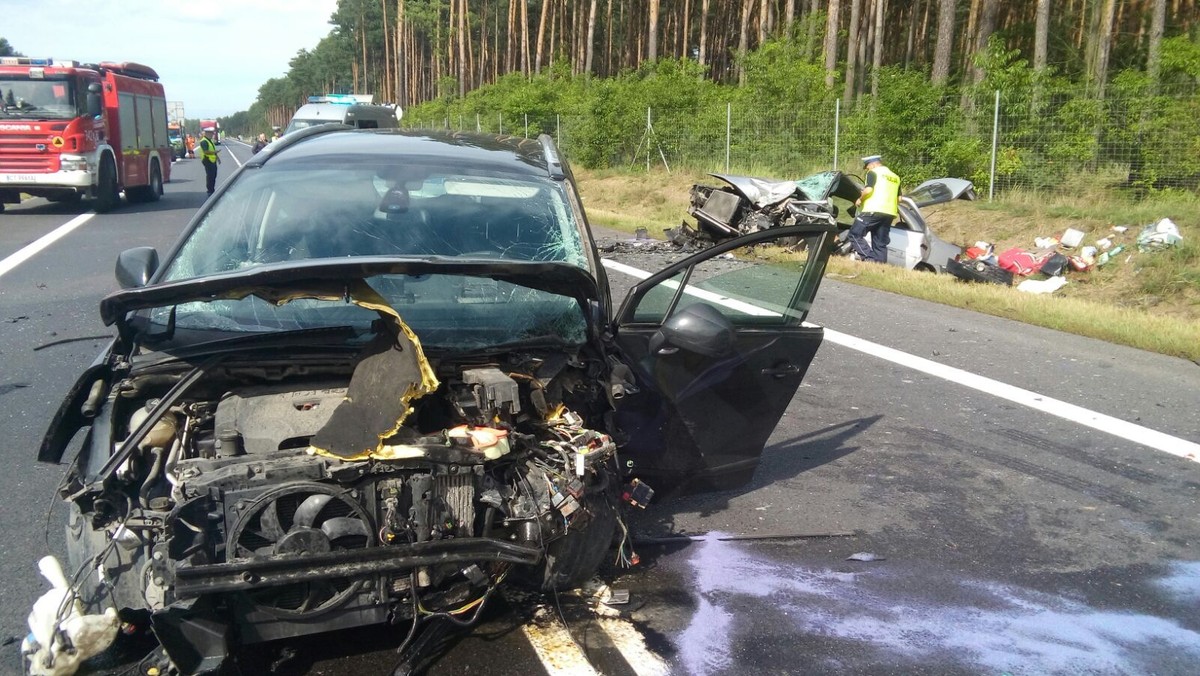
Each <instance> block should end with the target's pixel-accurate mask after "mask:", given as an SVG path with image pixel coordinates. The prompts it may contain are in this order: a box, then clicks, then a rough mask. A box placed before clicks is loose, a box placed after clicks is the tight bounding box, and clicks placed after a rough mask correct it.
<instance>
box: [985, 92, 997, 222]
mask: <svg viewBox="0 0 1200 676" xmlns="http://www.w3.org/2000/svg"><path fill="white" fill-rule="evenodd" d="M999 140H1000V90H999V89H997V90H996V104H995V107H994V108H993V110H992V168H991V171H990V175H989V177H988V201H989V202H991V201H992V195H993V193H994V191H995V189H996V145H997V143H998V141H999Z"/></svg>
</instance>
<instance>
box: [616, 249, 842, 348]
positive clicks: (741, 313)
mask: <svg viewBox="0 0 1200 676" xmlns="http://www.w3.org/2000/svg"><path fill="white" fill-rule="evenodd" d="M820 240H821V235H809V236H807V237H802V238H786V239H785V240H783V241H779V240H775V241H770V242H765V243H751V244H745V245H742V246H738V247H736V248H733V249H731V250H729V251H727V252H725V253H723V254H721V255H720V256H717V257H715V258H709V259H707V260H702V261H700V262H698V263H696V264H695V265H693V266H691V267H689V268H686V269H684V270H681V271H679V273H677V274H676V275H674V276H672V277H671V278H669V279H666V280H663V281H662V282H660V283H659V284H657V285H655V286H653V287H652V288H650V289H649V290H647V291H646V293H645V295H643V296H641V297H640V298H638V299H637V301H636V303H635V304H634V305H633V306H632V307H631V309H630V311H629V314H628V315H627V316H628V318H629V321H632V322H637V323H661V322H663V321H664V320H666V319H668V318H670V317H671V316H673V315H675V314H678V313H679V312H681V311H683V310H684V309H685V308H687V307H688V306H689V305H692V304H694V303H698V302H700V303H705V304H707V305H710V306H712V307H713V308H715V309H716V310H717V311H718V312H720V313H721V314H722V315H724V316H725V317H726V318H727V319H728V320H729V321H730V322H732V323H733V325H734V326H746V327H753V326H794V325H797V324H800V323H801V322H803V321H804V318H805V317H806V315H807V314H808V311H809V309H810V307H811V300H810V298H809V296H808V289H807V288H806V286H807V284H808V283H809V281H808V280H810V279H811V277H812V275H807V274H805V270H806V268H807V267H808V266H809V265H813V264H816V263H814V261H813V259H814V253H815V252H816V251H817V248H818V246H819V245H820ZM815 258H819V259H820V261H822V262H821V263H820V264H823V261H824V258H823V257H815ZM817 276H818V277H819V275H817Z"/></svg>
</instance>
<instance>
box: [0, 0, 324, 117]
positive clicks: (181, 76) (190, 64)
mask: <svg viewBox="0 0 1200 676" xmlns="http://www.w3.org/2000/svg"><path fill="white" fill-rule="evenodd" d="M336 7H337V0H205V1H204V2H196V1H195V0H192V1H187V0H98V1H96V2H80V1H79V0H38V1H37V2H30V1H29V0H0V16H3V17H4V18H5V19H6V21H5V22H4V25H3V26H0V36H2V37H4V38H6V39H7V40H8V42H9V43H10V44H11V45H12V46H13V47H14V48H15V49H17V50H18V51H21V52H23V53H25V54H28V55H30V56H48V57H54V58H58V59H75V60H78V61H136V62H138V63H144V64H146V65H147V66H150V67H152V68H154V69H155V70H156V71H158V74H159V77H160V79H161V81H162V83H163V87H164V88H165V89H166V92H167V98H168V99H170V100H172V101H182V102H183V103H184V106H185V110H186V113H187V115H188V117H213V116H217V115H228V114H230V113H234V112H237V111H239V110H245V109H247V108H249V107H250V104H252V103H253V102H254V99H255V97H257V96H258V88H259V87H260V86H261V85H262V84H263V83H264V82H266V81H267V80H268V79H270V78H272V77H279V76H281V75H283V74H284V73H286V72H287V69H288V61H290V60H291V59H292V57H294V56H295V55H296V52H298V51H299V50H301V49H312V48H313V47H315V46H316V45H317V42H318V41H320V39H321V38H323V37H325V36H326V35H328V34H329V30H330V25H329V16H330V14H332V13H333V10H334V9H335V8H336ZM14 19H15V20H14Z"/></svg>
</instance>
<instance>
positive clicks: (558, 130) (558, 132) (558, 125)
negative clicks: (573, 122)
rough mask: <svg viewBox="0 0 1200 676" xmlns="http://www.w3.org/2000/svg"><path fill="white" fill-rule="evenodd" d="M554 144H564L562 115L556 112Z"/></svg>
mask: <svg viewBox="0 0 1200 676" xmlns="http://www.w3.org/2000/svg"><path fill="white" fill-rule="evenodd" d="M554 144H555V145H560V146H561V145H562V115H559V114H558V113H555V114H554Z"/></svg>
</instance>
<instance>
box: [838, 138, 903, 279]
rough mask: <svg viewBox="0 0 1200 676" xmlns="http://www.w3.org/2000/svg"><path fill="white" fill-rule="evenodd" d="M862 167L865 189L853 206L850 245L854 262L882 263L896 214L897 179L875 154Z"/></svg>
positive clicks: (898, 202) (897, 209) (898, 203)
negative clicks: (854, 258)
mask: <svg viewBox="0 0 1200 676" xmlns="http://www.w3.org/2000/svg"><path fill="white" fill-rule="evenodd" d="M863 167H864V168H865V169H866V170H867V187H866V188H865V189H864V190H863V192H862V195H860V196H859V198H858V200H857V201H856V202H855V203H854V205H855V206H857V207H858V213H857V214H856V215H855V216H854V225H852V226H850V244H851V246H853V247H854V255H855V257H856V258H858V260H863V261H872V262H875V263H886V262H887V256H888V250H887V247H888V244H889V243H890V242H891V241H892V237H891V233H892V221H893V220H895V219H896V217H897V216H899V214H900V177H899V176H897V175H896V174H894V173H892V170H891V169H888V168H887V167H885V166H883V158H881V157H880V156H879V155H869V156H867V157H864V158H863ZM868 234H869V235H870V236H871V241H870V243H868V242H867V235H868Z"/></svg>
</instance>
